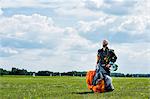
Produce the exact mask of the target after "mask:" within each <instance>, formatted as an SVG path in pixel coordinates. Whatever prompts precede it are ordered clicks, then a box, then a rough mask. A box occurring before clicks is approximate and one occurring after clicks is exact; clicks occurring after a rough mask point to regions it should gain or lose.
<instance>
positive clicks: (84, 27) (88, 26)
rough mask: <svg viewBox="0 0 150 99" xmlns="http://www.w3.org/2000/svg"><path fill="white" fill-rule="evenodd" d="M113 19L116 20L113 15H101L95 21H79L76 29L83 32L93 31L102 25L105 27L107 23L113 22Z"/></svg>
mask: <svg viewBox="0 0 150 99" xmlns="http://www.w3.org/2000/svg"><path fill="white" fill-rule="evenodd" d="M115 20H116V17H115V16H108V15H103V16H101V17H100V18H99V19H98V20H95V21H90V22H86V21H79V24H78V25H79V26H78V29H79V30H80V31H83V32H89V31H94V30H96V29H99V28H100V27H104V26H105V27H107V26H108V24H114V21H115ZM108 30H109V29H108Z"/></svg>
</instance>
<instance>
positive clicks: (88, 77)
mask: <svg viewBox="0 0 150 99" xmlns="http://www.w3.org/2000/svg"><path fill="white" fill-rule="evenodd" d="M95 74H96V71H88V72H87V74H86V83H87V85H88V89H90V90H92V91H93V92H99V93H101V92H104V91H105V83H104V80H100V81H98V84H97V85H96V86H93V85H92V81H93V78H94V76H95Z"/></svg>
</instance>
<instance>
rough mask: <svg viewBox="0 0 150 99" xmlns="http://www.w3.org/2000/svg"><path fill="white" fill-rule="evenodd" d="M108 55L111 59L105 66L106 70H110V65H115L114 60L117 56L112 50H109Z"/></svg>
mask: <svg viewBox="0 0 150 99" xmlns="http://www.w3.org/2000/svg"><path fill="white" fill-rule="evenodd" d="M110 54H111V59H110V62H109V64H107V65H106V67H107V68H110V67H111V65H112V64H113V63H115V62H116V60H117V56H116V54H115V53H114V50H110Z"/></svg>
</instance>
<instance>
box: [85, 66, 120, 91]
mask: <svg viewBox="0 0 150 99" xmlns="http://www.w3.org/2000/svg"><path fill="white" fill-rule="evenodd" d="M117 69H118V65H116V64H112V66H111V68H110V70H111V71H116V70H117ZM95 74H96V71H94V70H91V71H88V72H87V74H86V83H87V86H88V89H90V90H92V91H93V92H99V93H102V92H105V91H106V90H105V82H104V80H99V81H98V83H97V85H95V86H94V85H92V81H93V78H94V76H95Z"/></svg>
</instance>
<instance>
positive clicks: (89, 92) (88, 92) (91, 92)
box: [72, 90, 112, 95]
mask: <svg viewBox="0 0 150 99" xmlns="http://www.w3.org/2000/svg"><path fill="white" fill-rule="evenodd" d="M109 92H112V90H110V91H105V92H100V93H109ZM94 93H98V92H93V91H86V92H72V94H80V95H82V94H94Z"/></svg>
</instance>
